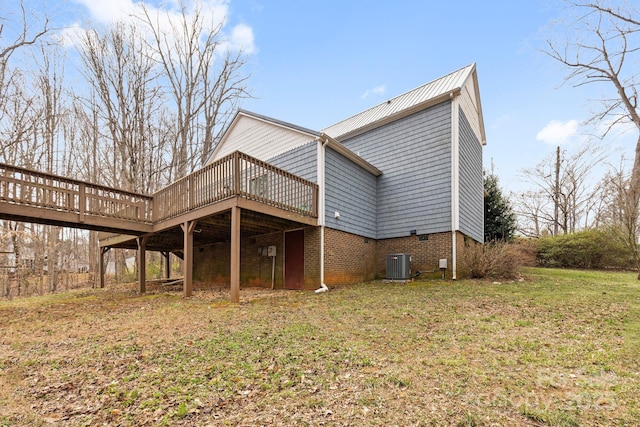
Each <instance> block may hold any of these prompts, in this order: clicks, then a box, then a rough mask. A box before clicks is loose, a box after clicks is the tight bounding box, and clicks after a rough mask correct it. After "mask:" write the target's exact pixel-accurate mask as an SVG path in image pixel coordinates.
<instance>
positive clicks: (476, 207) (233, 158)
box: [100, 64, 486, 300]
mask: <svg viewBox="0 0 640 427" xmlns="http://www.w3.org/2000/svg"><path fill="white" fill-rule="evenodd" d="M485 144H486V137H485V131H484V124H483V117H482V108H481V103H480V94H479V87H478V77H477V72H476V66H475V64H471V65H469V66H466V67H464V68H461V69H459V70H457V71H454V72H452V73H450V74H447V75H446V76H443V77H440V78H438V79H436V80H433V81H431V82H429V83H427V84H424V85H422V86H420V87H418V88H416V89H413V90H411V91H409V92H407V93H404V94H402V95H399V96H397V97H395V98H392V99H389V100H388V101H386V102H383V103H382V104H379V105H376V106H374V107H372V108H370V109H368V110H366V111H363V112H361V113H358V114H356V115H354V116H352V117H349V118H347V119H345V120H343V121H340V122H338V123H336V124H333V125H331V126H329V127H327V128H325V129H323V130H320V131H316V130H311V129H307V128H303V127H300V126H296V125H294V124H291V123H287V122H284V121H281V120H278V119H274V118H270V117H266V116H263V115H260V114H256V113H253V112H249V111H245V110H240V111H238V112H237V114H236V115H235V118H234V119H233V121H232V122H231V123H230V125H229V126H228V128H227V130H226V132H225V133H224V135H223V137H222V139H221V141H220V142H219V143H218V145H217V146H216V148H215V150H214V152H213V153H212V156H211V158H210V159H209V160H208V162H207V165H206V166H205V167H204V168H203V169H202V170H201V171H196V172H195V173H194V174H191V175H189V176H188V177H185V178H183V179H181V180H179V181H178V182H176V183H173V184H171V185H170V186H169V187H167V188H165V189H163V190H160V191H159V192H158V193H156V194H154V195H153V200H152V204H153V225H152V232H151V233H147V234H145V235H142V236H138V237H137V238H134V237H132V236H113V235H111V236H107V235H103V236H102V238H101V242H100V245H101V247H103V253H104V251H105V250H106V249H108V248H111V247H129V248H136V247H137V248H138V249H139V252H140V253H141V254H142V255H141V256H142V258H140V259H141V260H144V251H145V250H158V251H162V252H163V253H165V255H167V256H168V254H169V253H174V254H176V255H178V256H180V257H181V258H184V260H185V294H186V295H189V294H190V286H191V284H190V281H191V278H193V279H194V280H196V281H207V282H213V283H219V284H220V285H224V286H228V285H229V283H231V290H232V299H234V300H237V294H238V292H239V287H240V283H242V284H243V285H247V286H275V287H276V288H286V289H315V288H318V287H319V286H320V285H321V284H322V283H326V284H327V285H329V286H331V285H339V284H347V283H352V282H357V281H363V280H370V279H374V278H382V277H384V276H385V266H386V264H385V263H386V256H387V255H388V254H399V253H403V254H410V255H411V262H412V270H413V271H416V270H419V271H423V272H438V271H439V270H438V268H439V265H440V260H443V259H446V260H447V261H446V262H447V267H448V268H447V270H446V274H447V276H448V277H450V278H453V279H455V278H457V276H458V275H459V273H460V271H459V265H460V263H459V260H460V257H461V256H462V254H463V252H464V250H465V247H466V246H467V245H469V244H472V242H474V241H475V242H482V241H483V236H484V230H483V222H484V221H483V211H484V210H483V177H482V148H483V146H484V145H485ZM149 203H151V202H149ZM142 264H144V263H142ZM141 270H144V268H142V269H141ZM438 274H439V273H438ZM141 277H144V271H142V276H141ZM187 282H189V283H187ZM143 283H144V280H141V284H142V285H141V291H143V290H144V288H143V286H144V285H143Z"/></svg>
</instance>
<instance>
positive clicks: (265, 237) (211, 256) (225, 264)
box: [193, 227, 320, 289]
mask: <svg viewBox="0 0 640 427" xmlns="http://www.w3.org/2000/svg"><path fill="white" fill-rule="evenodd" d="M304 241H305V243H304V246H305V249H304V252H305V263H304V286H305V289H317V288H318V287H320V229H319V228H318V227H306V228H305V229H304ZM268 246H275V247H276V263H275V281H274V288H275V289H282V288H284V271H283V269H284V262H283V259H284V258H283V257H284V234H283V233H282V232H277V233H270V234H262V235H259V236H253V237H244V238H242V239H241V242H240V285H241V286H244V287H255V286H258V287H265V288H270V287H271V269H272V262H273V261H272V258H271V257H268V256H266V255H263V251H262V249H263V248H266V247H268ZM259 248H260V249H261V250H260V252H259V251H258V249H259ZM264 250H266V249H264ZM230 252H231V247H230V243H229V242H225V243H216V244H211V245H205V246H201V247H196V248H194V262H193V278H194V281H195V282H196V286H197V282H205V283H207V284H208V285H213V286H229V283H230V282H231V279H230V262H229V257H230Z"/></svg>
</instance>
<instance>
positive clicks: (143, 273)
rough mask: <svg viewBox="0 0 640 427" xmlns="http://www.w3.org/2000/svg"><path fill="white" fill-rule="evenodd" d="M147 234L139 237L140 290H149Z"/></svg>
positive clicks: (142, 291) (137, 239)
mask: <svg viewBox="0 0 640 427" xmlns="http://www.w3.org/2000/svg"><path fill="white" fill-rule="evenodd" d="M147 239H148V237H147V236H144V237H137V238H136V241H137V242H138V291H139V292H140V293H141V294H144V293H145V292H147V256H146V252H147Z"/></svg>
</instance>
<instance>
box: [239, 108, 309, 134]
mask: <svg viewBox="0 0 640 427" xmlns="http://www.w3.org/2000/svg"><path fill="white" fill-rule="evenodd" d="M238 114H242V115H244V116H247V117H251V118H253V119H255V120H259V121H261V122H263V123H268V124H271V125H274V126H278V127H280V128H283V129H288V130H292V131H295V132H298V133H300V134H302V135H306V136H310V137H312V138H317V137H318V136H320V132H316V131H314V130H311V129H306V128H303V127H301V126H297V125H294V124H293V123H287V122H283V121H282V120H278V119H274V118H273V117H267V116H263V115H261V114H256V113H253V112H251V111H247V110H238Z"/></svg>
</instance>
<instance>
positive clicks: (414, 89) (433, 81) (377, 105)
mask: <svg viewBox="0 0 640 427" xmlns="http://www.w3.org/2000/svg"><path fill="white" fill-rule="evenodd" d="M475 66H476V63H475V62H472V63H471V64H468V65H465V66H464V67H460V68H458V69H457V70H454V71H451V72H449V73H447V74H445V75H442V76H440V77H437V78H435V79H433V80H431V81H429V82H427V83H423V84H421V85H420V86H416V87H415V88H413V89H410V90H407V91H405V92H403V93H401V94H400V95H396V96H394V97H393V98H389V99H387V100H386V101H383V102H381V103H378V104H376V105H374V106H372V107H369V108H367V109H365V110H362V111H359V112H357V113H355V114H353V115H351V116H349V117H347V118H346V119H343V120H340V121H338V122H336V123H333V124H331V125H329V126H327V127H325V128H323V129H322V132H325V131H326V130H328V129H330V128H332V127H335V126H337V125H339V124H341V123H344V122H347V121H349V120H352V119H354V118H355V117H357V116H360V115H364V113H366V112H368V111H371V110H374V109H376V108H379V107H380V106H383V105H385V104H391V103H392V102H393V101H394V100H397V99H398V98H402V97H404V96H407V95H408V94H410V93H412V92H417V91H419V90H420V89H422V88H424V87H426V86H429V85H432V84H434V83H436V82H437V81H439V80H444V79H446V78H447V77H449V76H451V75H453V74H456V73H459V72H461V71H463V70H465V69H469V71H473V69H474V68H475ZM332 136H334V137H335V136H338V135H332Z"/></svg>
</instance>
